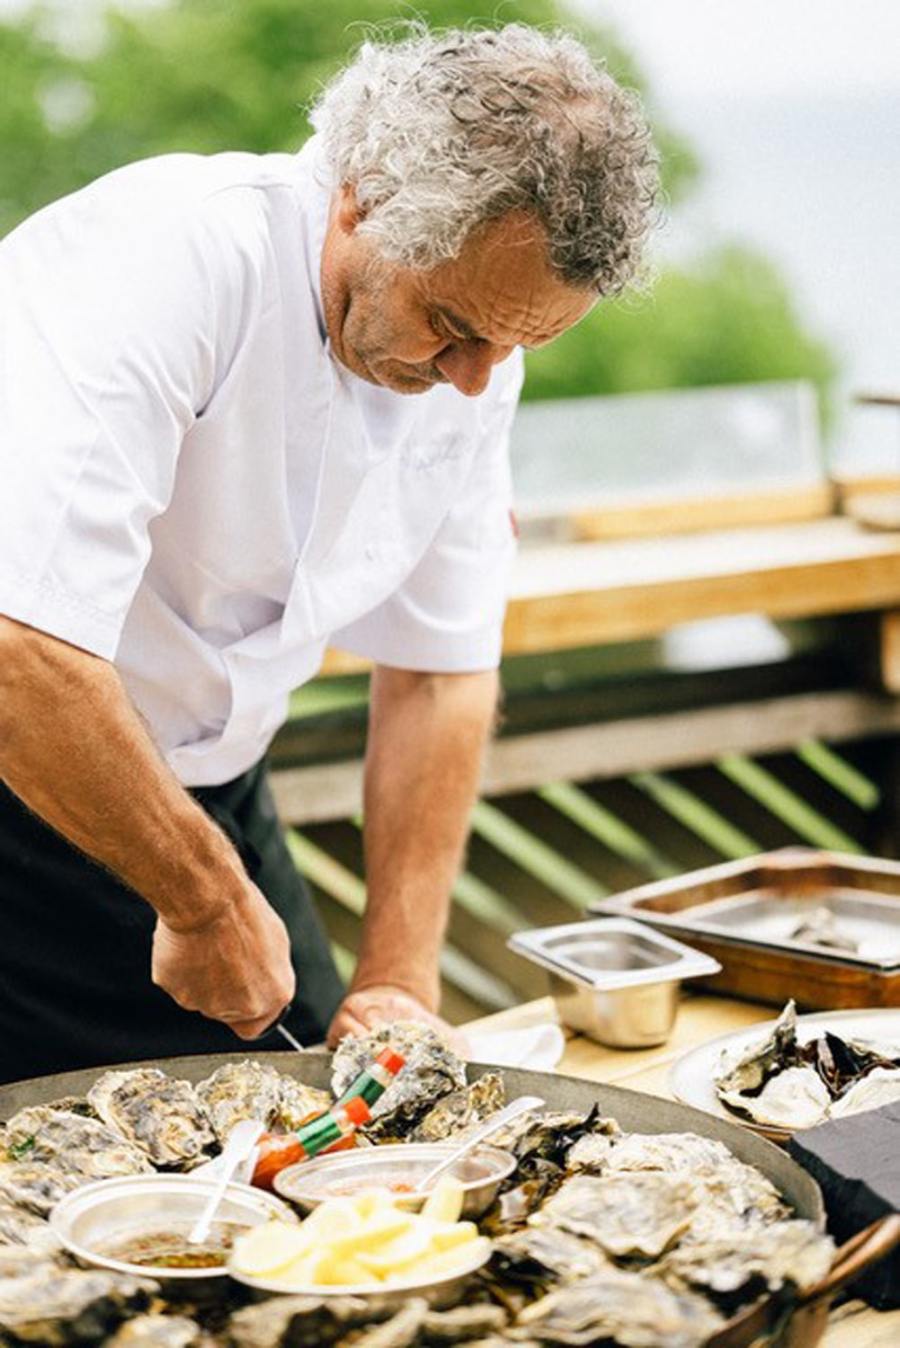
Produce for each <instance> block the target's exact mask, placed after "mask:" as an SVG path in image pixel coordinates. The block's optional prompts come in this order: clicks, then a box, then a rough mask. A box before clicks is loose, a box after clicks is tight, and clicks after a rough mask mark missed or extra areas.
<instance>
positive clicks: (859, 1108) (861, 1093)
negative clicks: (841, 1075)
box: [828, 1067, 900, 1119]
mask: <svg viewBox="0 0 900 1348" xmlns="http://www.w3.org/2000/svg"><path fill="white" fill-rule="evenodd" d="M895 1100H900V1068H898V1067H875V1068H873V1070H872V1071H871V1072H869V1073H867V1074H866V1076H864V1077H861V1078H860V1080H859V1081H857V1082H855V1083H854V1084H853V1085H852V1086H848V1087H847V1089H846V1090H845V1091H844V1093H843V1094H842V1095H839V1096H838V1098H837V1099H836V1100H835V1101H834V1102H833V1104H832V1105H831V1108H830V1109H829V1111H828V1115H829V1118H832V1119H843V1118H846V1117H847V1115H848V1114H861V1113H862V1112H863V1110H866V1109H878V1108H879V1107H880V1106H881V1105H890V1104H893V1102H894V1101H895Z"/></svg>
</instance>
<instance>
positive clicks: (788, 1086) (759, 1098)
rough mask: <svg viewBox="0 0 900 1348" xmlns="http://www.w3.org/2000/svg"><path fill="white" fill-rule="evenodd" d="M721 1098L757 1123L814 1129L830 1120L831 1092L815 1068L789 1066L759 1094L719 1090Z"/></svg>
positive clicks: (773, 1077)
mask: <svg viewBox="0 0 900 1348" xmlns="http://www.w3.org/2000/svg"><path fill="white" fill-rule="evenodd" d="M719 1099H720V1100H721V1101H723V1103H724V1104H726V1105H728V1107H729V1109H733V1110H735V1111H736V1112H737V1113H740V1114H746V1115H748V1116H749V1117H750V1118H751V1119H753V1121H754V1123H762V1124H769V1125H770V1126H775V1127H781V1128H814V1127H815V1126H816V1124H817V1123H822V1122H823V1121H824V1120H825V1119H826V1118H827V1117H828V1108H829V1106H830V1104H831V1093H830V1092H829V1090H828V1087H827V1086H826V1085H825V1082H824V1081H823V1080H822V1078H821V1077H820V1076H819V1074H818V1073H817V1072H816V1071H814V1070H813V1068H812V1067H787V1068H785V1070H784V1071H783V1072H777V1073H776V1074H775V1075H774V1076H771V1077H769V1080H768V1081H767V1082H766V1084H765V1086H763V1088H762V1090H761V1091H760V1092H759V1094H758V1095H746V1094H744V1093H743V1092H742V1091H726V1090H722V1089H721V1088H720V1089H719Z"/></svg>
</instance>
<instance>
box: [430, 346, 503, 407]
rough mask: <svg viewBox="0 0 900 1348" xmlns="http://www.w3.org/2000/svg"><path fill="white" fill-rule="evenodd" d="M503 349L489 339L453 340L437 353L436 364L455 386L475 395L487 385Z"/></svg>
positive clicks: (471, 396) (470, 396)
mask: <svg viewBox="0 0 900 1348" xmlns="http://www.w3.org/2000/svg"><path fill="white" fill-rule="evenodd" d="M502 357H503V353H502V352H500V351H499V348H497V347H494V346H492V345H491V343H490V342H454V344H453V345H452V346H448V347H445V349H444V350H443V351H441V353H440V354H439V355H438V356H436V357H435V361H434V363H435V365H436V366H437V367H438V369H439V370H440V372H441V374H442V375H443V376H444V378H445V379H449V380H450V383H451V384H452V385H453V386H454V388H457V389H459V391H460V393H464V394H465V395H466V397H467V398H476V397H477V396H478V394H479V393H483V392H484V390H485V389H486V388H487V386H488V383H489V382H490V378H491V369H492V367H493V366H494V365H495V364H496V362H497V361H498V360H501V359H502Z"/></svg>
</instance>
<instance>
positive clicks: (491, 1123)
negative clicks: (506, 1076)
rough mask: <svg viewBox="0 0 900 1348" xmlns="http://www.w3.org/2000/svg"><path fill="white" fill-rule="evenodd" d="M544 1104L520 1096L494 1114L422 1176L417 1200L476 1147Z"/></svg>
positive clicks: (416, 1189)
mask: <svg viewBox="0 0 900 1348" xmlns="http://www.w3.org/2000/svg"><path fill="white" fill-rule="evenodd" d="M544 1104H545V1101H544V1100H542V1099H541V1097H540V1096H539V1095H520V1096H519V1098H518V1100H513V1101H512V1103H511V1104H508V1105H506V1107H505V1108H504V1109H501V1110H498V1112H497V1113H496V1114H492V1115H491V1117H490V1118H489V1119H487V1120H486V1121H485V1122H484V1123H482V1124H481V1125H480V1126H479V1127H478V1128H476V1129H475V1131H474V1132H473V1133H470V1134H469V1136H468V1137H467V1138H466V1140H465V1142H463V1143H462V1145H461V1146H459V1147H457V1148H456V1150H455V1151H454V1152H453V1153H452V1154H451V1155H450V1156H448V1157H447V1159H446V1160H444V1161H441V1162H440V1163H439V1164H438V1165H436V1166H432V1168H431V1170H429V1171H427V1173H426V1174H425V1175H423V1176H422V1178H421V1179H420V1180H419V1182H418V1184H417V1185H416V1188H415V1190H414V1196H415V1197H416V1198H418V1197H421V1195H422V1194H424V1193H426V1192H427V1190H428V1189H430V1188H432V1187H433V1185H434V1181H435V1180H436V1179H439V1178H440V1176H441V1175H443V1174H444V1172H445V1171H446V1170H452V1168H453V1167H454V1166H455V1165H456V1164H457V1162H458V1161H461V1160H462V1158H463V1157H464V1156H468V1154H469V1152H470V1151H474V1150H475V1148H476V1147H479V1146H480V1145H481V1143H482V1142H485V1141H486V1140H487V1138H489V1137H492V1136H493V1135H494V1133H498V1132H499V1131H500V1129H501V1128H505V1127H506V1125H507V1124H508V1123H512V1121H513V1119H517V1118H519V1116H520V1115H522V1114H527V1113H528V1112H529V1110H532V1109H543V1107H544Z"/></svg>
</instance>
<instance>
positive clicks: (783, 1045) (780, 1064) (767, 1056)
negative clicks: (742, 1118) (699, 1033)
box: [714, 999, 799, 1095]
mask: <svg viewBox="0 0 900 1348" xmlns="http://www.w3.org/2000/svg"><path fill="white" fill-rule="evenodd" d="M798 1061H799V1059H798V1052H797V1005H796V1003H795V1002H794V1000H793V999H791V1001H789V1002H788V1004H787V1006H786V1007H785V1008H784V1010H783V1011H782V1013H781V1015H780V1016H779V1017H778V1020H777V1021H776V1022H775V1025H774V1028H773V1030H772V1032H771V1034H769V1035H768V1036H766V1037H765V1038H764V1039H763V1040H762V1041H756V1042H755V1043H753V1044H751V1045H750V1047H749V1048H745V1049H742V1050H741V1051H740V1052H739V1053H738V1054H737V1055H736V1056H735V1054H734V1053H733V1052H729V1051H728V1050H726V1051H725V1052H724V1053H723V1054H722V1056H721V1058H720V1059H719V1067H718V1070H717V1071H716V1074H715V1077H714V1081H715V1084H716V1089H717V1090H718V1092H719V1094H720V1095H721V1094H722V1092H723V1091H741V1092H743V1091H755V1090H758V1089H759V1087H760V1086H762V1085H763V1083H764V1082H765V1081H767V1080H768V1078H769V1077H770V1076H771V1075H772V1074H773V1073H774V1072H779V1071H781V1070H782V1068H785V1067H794V1066H795V1065H796V1064H797V1062H798Z"/></svg>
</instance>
